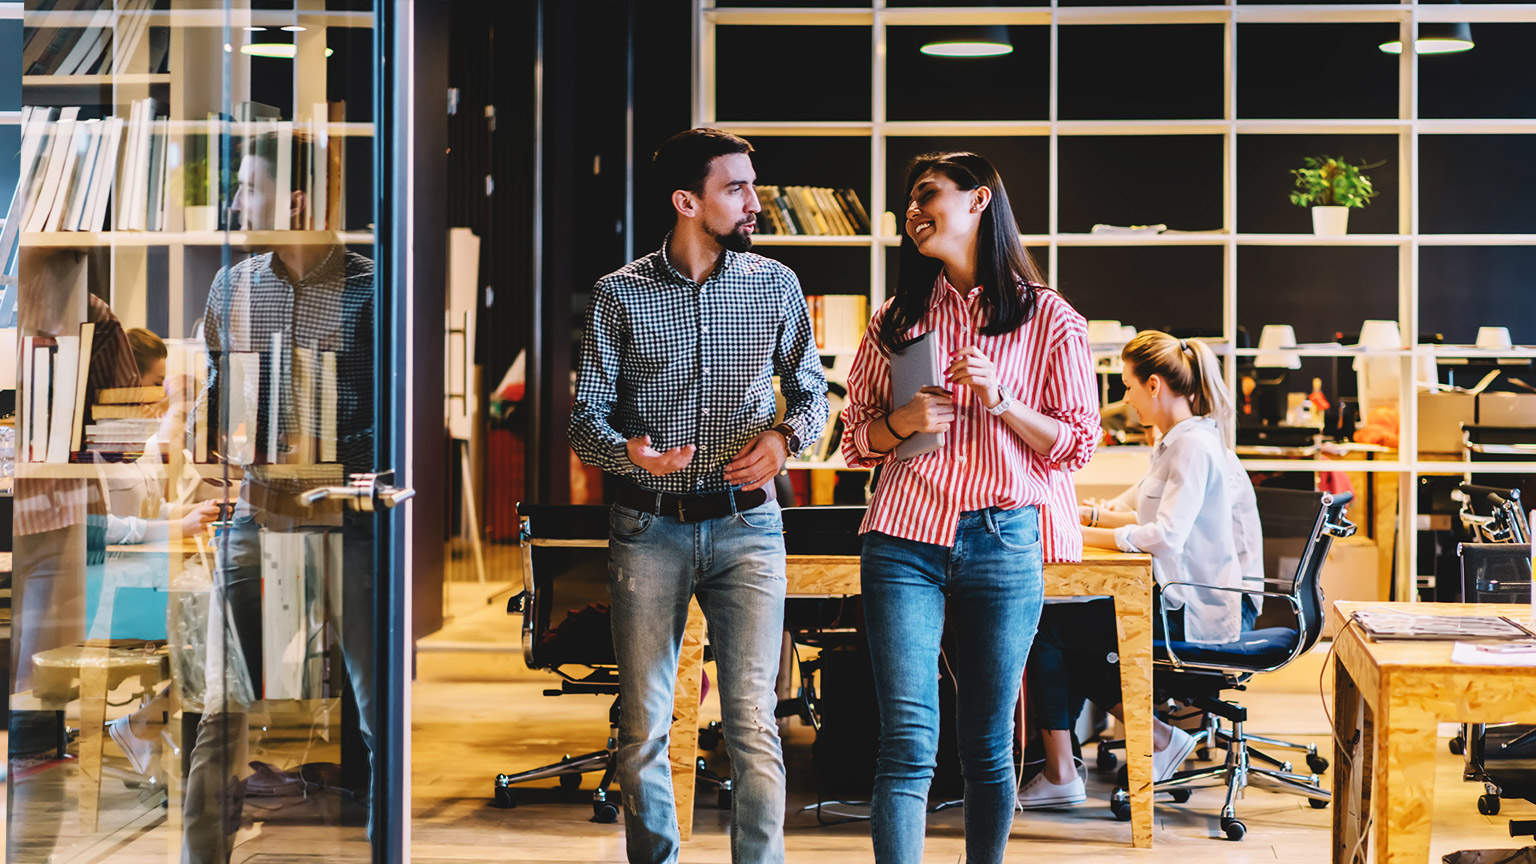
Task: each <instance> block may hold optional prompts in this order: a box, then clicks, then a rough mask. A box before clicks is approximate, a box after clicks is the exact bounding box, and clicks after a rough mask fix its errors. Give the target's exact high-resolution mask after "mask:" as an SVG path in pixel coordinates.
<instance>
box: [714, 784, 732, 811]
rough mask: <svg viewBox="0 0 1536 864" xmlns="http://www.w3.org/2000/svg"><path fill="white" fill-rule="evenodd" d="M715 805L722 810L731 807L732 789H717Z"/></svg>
mask: <svg viewBox="0 0 1536 864" xmlns="http://www.w3.org/2000/svg"><path fill="white" fill-rule="evenodd" d="M715 806H716V807H717V808H719V809H721V810H729V809H731V790H729V789H718V790H716V791H715Z"/></svg>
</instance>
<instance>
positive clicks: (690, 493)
mask: <svg viewBox="0 0 1536 864" xmlns="http://www.w3.org/2000/svg"><path fill="white" fill-rule="evenodd" d="M751 152H752V145H751V144H748V143H747V142H746V141H745V140H744V139H742V138H738V137H737V136H735V135H731V134H729V133H726V132H722V131H719V130H717V129H690V130H688V131H687V132H682V133H679V134H677V135H675V136H673V137H672V138H670V139H668V140H667V141H666V143H664V144H663V145H662V146H661V149H660V150H658V151H657V152H656V156H655V160H654V162H655V170H656V172H657V175H658V176H659V178H660V180H661V182H662V183H663V184H664V186H663V188H665V189H666V190H667V191H668V193H669V197H670V199H671V203H672V207H673V209H674V210H675V211H676V224H675V226H674V227H673V229H672V232H671V233H670V234H668V235H667V239H666V242H665V243H664V244H663V245H662V248H661V249H659V250H657V251H656V252H653V253H651V254H650V255H647V256H645V257H644V258H641V259H640V260H638V261H635V262H633V263H631V264H629V265H628V266H626V267H624V268H622V269H620V270H618V271H616V272H614V273H610V274H609V275H607V276H604V277H603V278H602V279H600V280H598V283H597V287H596V288H595V289H594V290H593V296H592V303H591V306H590V308H589V309H588V310H587V326H586V332H585V334H584V335H583V337H582V344H581V369H580V373H579V375H578V377H577V382H576V404H575V406H574V408H573V410H572V412H571V429H570V433H571V442H572V446H573V447H574V448H575V450H576V452H577V454H578V455H580V456H581V459H582V461H584V462H586V463H587V464H589V465H594V466H596V467H599V468H602V469H603V470H604V471H607V472H608V473H610V474H613V475H615V476H617V477H618V478H620V483H619V488H618V490H617V492H616V494H615V503H614V505H613V511H612V515H611V517H610V523H609V529H610V530H609V533H610V539H609V567H608V587H609V591H610V594H611V595H612V600H613V604H612V605H613V642H614V651H615V653H616V654H617V658H618V663H619V670H620V673H621V674H620V685H619V689H620V699H621V701H622V703H623V706H624V709H623V713H622V716H621V718H620V725H619V749H618V771H617V774H618V781H619V788H620V789H621V790H622V792H623V805H624V830H625V840H626V844H627V847H628V852H629V860H630V861H631V862H644V864H662V862H673V861H676V860H677V856H678V848H679V840H678V830H677V812H676V807H675V806H674V804H673V797H672V795H673V792H672V774H671V766H670V764H669V762H668V758H667V745H668V732H669V730H670V727H671V725H672V708H673V705H672V691H673V684H674V682H675V681H676V678H677V658H678V650H679V648H680V646H681V644H682V637H683V627H684V623H685V622H686V620H687V617H688V603H689V600H690V598H692V597H695V596H696V597H697V598H698V600H699V605H700V607H701V608H702V609H703V611H704V615H705V617H706V618H707V619H708V621H709V635H710V644H711V645H712V646H713V647H714V652H715V659H716V661H717V664H718V669H719V679H720V680H719V682H718V683H719V687H720V705H721V713H722V716H723V719H724V727H725V728H724V731H725V741H726V746H727V748H728V749H729V751H730V756H731V779H732V783H733V795H734V804H735V806H734V807H733V808H732V816H731V858H732V860H733V861H736V862H744V861H751V862H782V861H783V860H784V758H783V755H782V751H781V748H780V744H779V735H778V727H777V725H776V724H775V721H774V708H775V706H776V704H777V697H776V695H775V692H774V681H775V678H776V677H777V675H778V670H779V646H780V644H781V640H782V634H783V630H784V586H785V579H784V533H783V532H784V523H783V520H782V518H781V516H780V513H779V505H778V502H777V501H775V500H774V496H773V479H774V477H775V476H776V475H777V474H778V472H779V470H780V469H781V468H782V467H783V465H784V460H785V459H786V458H787V457H788V456H789V455H791V454H793V453H796V452H798V451H799V450H800V449H801V442H808V441H812V440H815V439H816V438H817V437H818V436H819V435H820V434H821V429H822V426H823V425H824V424H825V423H826V420H827V396H826V394H827V383H826V379H825V377H824V376H823V375H822V371H821V361H820V358H819V356H818V354H817V352H816V343H815V339H814V338H813V337H812V333H811V324H810V316H809V314H808V313H807V311H806V305H805V297H804V295H803V294H802V293H801V290H800V283H799V280H798V279H796V278H795V274H794V272H793V271H791V270H790V269H789V268H788V267H785V266H784V265H782V264H780V263H778V262H777V261H773V260H771V259H768V258H764V257H762V256H759V255H754V254H752V253H751V252H749V251H747V250H749V249H750V248H751V247H752V231H753V229H754V227H755V226H756V216H757V213H758V211H759V209H761V208H760V207H759V206H758V201H757V194H756V192H755V191H754V189H753V183H754V182H755V181H756V179H757V175H756V172H754V171H753V168H752V159H751V156H750V155H749V154H751ZM775 375H776V376H778V378H779V381H780V389H781V390H782V392H783V394H784V402H785V406H786V410H785V415H784V421H783V422H782V423H780V424H779V425H777V426H774V425H773V419H774V414H775V407H774V395H773V377H774V376H775ZM770 427H772V428H770Z"/></svg>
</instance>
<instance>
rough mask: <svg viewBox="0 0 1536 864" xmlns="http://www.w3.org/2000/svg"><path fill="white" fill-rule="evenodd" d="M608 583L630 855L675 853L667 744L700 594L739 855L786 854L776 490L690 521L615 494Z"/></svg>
mask: <svg viewBox="0 0 1536 864" xmlns="http://www.w3.org/2000/svg"><path fill="white" fill-rule="evenodd" d="M609 535H610V537H609V547H608V589H609V592H610V594H611V595H612V601H613V602H612V608H613V619H612V620H613V647H614V651H615V653H616V654H617V656H618V661H619V672H620V676H619V694H620V698H621V699H622V702H623V708H622V709H621V716H620V719H619V752H618V771H617V775H618V781H619V788H620V790H621V791H622V793H623V804H624V835H625V844H626V846H627V849H628V853H629V860H630V862H631V864H666V862H674V861H676V860H677V856H678V851H679V839H678V834H677V808H676V806H675V805H674V803H673V800H672V769H671V763H670V761H669V759H668V757H667V744H668V738H669V733H670V731H671V727H672V707H673V706H672V693H673V685H674V682H675V681H676V680H677V656H678V651H679V649H680V647H681V645H682V639H683V629H684V626H685V624H686V623H687V620H688V601H689V599H690V598H692V597H694V596H697V597H698V599H699V607H700V608H701V609H703V611H704V617H705V619H706V620H707V621H708V623H709V642H710V645H711V647H712V648H713V650H714V655H715V663H716V667H717V669H718V677H719V681H718V682H716V683H717V685H718V686H719V692H720V709H721V718H722V725H723V726H724V732H725V743H726V748H727V750H728V752H729V753H730V757H731V782H732V785H733V787H734V791H733V796H732V801H733V805H732V808H731V860H732V861H733V862H738V864H739V862H766V864H779V862H782V861H783V860H784V756H783V752H782V750H781V748H780V744H779V730H778V725H777V724H776V723H775V721H774V708H775V706H776V705H777V702H778V698H777V695H776V693H775V690H774V681H775V679H776V678H777V677H778V673H779V646H780V645H781V644H782V641H783V632H784V586H785V581H784V519H783V516H782V515H781V514H780V512H779V505H778V502H776V501H769V502H768V503H766V504H763V505H761V506H759V507H754V508H753V509H751V510H747V511H744V512H741V513H737V514H735V515H732V516H726V517H721V518H719V519H710V520H706V521H703V522H694V523H683V522H679V521H678V520H677V519H675V518H672V517H668V516H657V515H655V514H652V513H640V512H637V511H635V510H631V509H629V508H627V507H623V506H619V505H615V506H614V507H613V511H612V514H611V515H610V517H609Z"/></svg>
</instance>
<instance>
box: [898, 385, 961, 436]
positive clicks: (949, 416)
mask: <svg viewBox="0 0 1536 864" xmlns="http://www.w3.org/2000/svg"><path fill="white" fill-rule="evenodd" d="M886 422H887V423H890V424H891V431H893V432H895V433H896V434H897V435H900V436H902V437H903V438H910V437H912V436H913V435H916V434H917V433H919V432H948V431H949V427H950V426H951V425H953V424H954V422H955V397H954V396H952V395H950V393H949V391H948V390H945V389H944V388H942V387H924V388H923V389H921V390H919V391H917V395H916V396H913V397H912V401H910V402H908V403H907V404H905V405H903V406H901V407H900V408H897V409H896V410H895V411H893V412H891V414H890V416H889V417H887V418H886Z"/></svg>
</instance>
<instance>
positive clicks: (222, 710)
mask: <svg viewBox="0 0 1536 864" xmlns="http://www.w3.org/2000/svg"><path fill="white" fill-rule="evenodd" d="M282 142H283V139H281V138H279V137H278V135H277V133H275V132H265V133H261V134H259V135H255V136H253V137H251V138H248V139H246V140H245V142H244V146H243V158H242V159H241V160H240V174H239V187H238V189H237V191H236V192H235V195H234V200H233V201H232V202H231V204H230V218H231V219H232V220H238V222H239V225H240V228H241V229H242V230H246V231H271V230H273V229H292V228H295V227H298V226H299V225H300V224H302V223H301V222H300V221H299V220H300V218H301V215H302V214H303V213H304V210H305V206H306V200H305V199H306V193H305V192H304V191H302V190H303V189H304V188H305V185H306V181H305V174H306V173H307V165H306V164H305V160H306V159H307V157H308V156H309V154H311V153H312V152H313V149H312V146H311V143H310V139H309V137H308V136H307V135H305V134H304V133H301V132H295V133H294V134H293V141H292V145H291V146H292V148H293V149H292V152H291V154H290V157H291V159H290V161H291V162H292V166H293V172H294V173H293V176H292V177H290V183H291V188H292V189H293V190H295V191H294V192H292V197H291V199H290V200H287V201H279V200H276V198H277V183H276V177H275V174H276V165H277V164H278V161H279V160H278V150H277V148H278V146H279V145H280V143H282ZM317 221H322V220H317ZM314 233H318V232H313V233H312V234H311V236H313V234H314ZM324 241H325V242H318V243H302V244H301V243H296V244H294V245H287V246H278V247H276V248H272V249H266V250H262V251H260V252H258V253H257V254H254V255H252V256H251V257H249V258H246V259H245V260H243V261H240V262H238V263H236V264H234V265H233V266H231V267H229V268H227V269H224V270H220V271H219V273H218V275H217V276H215V277H214V282H213V286H212V288H211V289H210V291H209V294H208V305H207V308H206V311H205V312H204V316H203V338H204V341H205V343H206V347H207V355H208V386H207V388H206V392H205V393H204V394H202V397H203V398H202V406H201V407H200V410H203V411H208V412H209V413H210V416H209V422H208V428H209V430H210V432H212V431H213V430H215V429H219V428H223V426H222V424H221V418H220V415H219V413H218V412H219V407H218V406H219V401H220V399H224V400H227V401H230V402H231V403H233V402H234V400H233V399H231V398H230V396H231V392H232V391H233V390H234V389H235V388H237V387H241V388H244V389H245V390H246V391H247V392H246V393H245V394H244V396H245V399H244V402H245V404H246V405H248V406H253V405H260V406H261V408H260V409H259V410H256V409H252V410H256V416H254V417H247V418H244V419H245V421H246V422H245V425H246V428H245V430H244V432H245V435H247V436H254V437H255V439H256V442H255V446H254V448H250V449H251V450H254V453H255V459H254V460H253V462H254V464H243V465H242V466H241V467H242V468H243V473H244V479H243V482H242V484H241V487H240V500H239V501H238V502H237V504H236V505H235V510H234V516H233V519H232V521H231V524H230V526H229V528H228V530H227V531H226V533H225V534H224V539H223V543H222V548H221V549H220V550H219V554H218V556H217V567H218V572H217V574H216V577H215V578H216V581H217V583H218V586H219V589H220V590H219V591H217V592H215V597H216V598H218V599H219V600H222V601H223V602H222V607H221V608H220V609H215V610H214V611H213V612H212V613H211V614H210V616H209V617H210V627H211V628H218V627H221V626H225V619H226V617H227V627H226V631H227V632H232V633H233V634H234V636H235V637H237V638H236V639H233V640H231V644H227V647H226V652H225V653H226V662H225V665H224V669H225V671H226V675H225V676H222V679H223V680H217V681H215V680H210V682H209V692H208V694H207V697H206V699H205V703H206V704H205V705H204V708H203V715H202V718H201V720H200V721H199V722H198V726H197V738H196V741H195V742H194V743H193V744H192V752H191V766H190V769H189V773H188V777H187V782H186V792H185V798H184V799H183V807H182V826H183V849H182V861H183V862H184V864H223V862H226V861H228V860H229V857H230V850H231V847H232V845H233V840H234V837H233V835H232V833H230V832H233V831H234V830H235V828H237V827H238V826H239V818H238V817H239V814H240V805H241V800H242V797H243V795H244V791H245V787H246V785H247V781H245V780H238V779H237V774H238V775H246V774H249V773H250V772H249V771H248V769H247V764H248V762H247V758H246V755H245V751H246V748H247V740H246V733H247V728H248V723H249V715H248V713H247V711H248V706H247V704H246V700H247V699H249V698H257V699H259V698H262V695H263V689H262V688H263V680H264V678H263V672H264V670H263V647H264V646H263V627H262V555H263V546H264V543H263V540H262V538H263V535H267V536H268V542H271V541H272V540H274V539H276V538H275V537H274V536H272V535H276V534H278V533H281V532H300V533H308V532H313V531H315V530H316V529H317V528H323V529H328V530H329V531H331V532H334V533H336V534H339V535H340V542H341V546H342V554H341V560H342V572H341V573H340V574H328V578H337V577H338V576H339V579H340V582H341V586H340V593H341V608H342V610H343V612H344V613H345V619H344V620H337V619H336V618H335V617H334V616H335V610H334V609H327V613H328V614H329V615H331V616H332V618H331V620H330V622H329V626H330V627H331V628H333V629H332V632H333V633H335V632H336V631H337V630H339V633H337V637H338V638H337V641H339V642H340V643H341V648H342V658H343V660H344V661H345V664H346V671H347V675H348V678H349V680H350V681H351V684H352V691H353V695H354V696H355V697H356V700H357V707H358V726H359V727H360V731H361V733H362V738H363V742H364V744H365V745H366V746H367V747H368V750H369V761H370V766H371V764H372V751H373V738H374V736H373V716H374V705H373V697H374V691H375V688H374V684H373V679H374V675H373V663H372V651H373V646H372V641H373V629H372V620H373V601H374V598H373V585H374V581H373V545H374V543H373V516H372V514H370V513H362V512H357V511H353V510H347V509H343V508H342V507H341V506H339V505H338V504H336V503H332V502H328V501H321V502H317V503H315V504H313V505H310V504H305V503H304V502H303V501H302V500H301V499H300V497H299V496H300V495H301V493H302V492H304V491H305V490H306V489H309V488H312V487H316V486H334V485H340V484H341V483H342V482H343V481H344V476H345V475H346V474H350V473H357V472H367V471H371V470H373V462H374V434H373V387H374V353H373V339H374V295H375V284H374V268H373V262H372V261H370V260H368V259H367V258H366V257H364V256H362V255H359V254H357V253H355V252H351V251H349V250H347V249H346V247H344V246H342V245H341V244H340V242H339V239H338V238H336V237H335V236H334V235H332V236H330V237H329V238H324ZM274 336H276V340H274ZM242 353H243V354H251V355H255V356H256V357H257V358H259V364H260V376H259V378H260V380H259V382H258V381H244V382H242V381H236V380H225V379H224V377H223V375H222V373H225V372H228V371H229V370H230V369H231V368H232V367H231V364H230V362H229V355H231V354H242ZM327 354H333V355H334V358H335V367H334V368H335V393H334V396H335V401H336V422H335V428H334V429H330V428H327V427H329V424H323V425H322V423H321V419H320V418H321V414H322V412H321V411H320V410H319V406H318V404H314V405H311V406H309V409H308V410H303V409H299V408H297V407H296V403H297V400H298V399H299V398H301V395H307V394H309V393H310V392H311V391H314V392H316V393H318V392H319V391H321V390H324V389H327V387H328V384H329V380H328V377H329V376H327V375H326V370H325V369H324V366H325V360H324V358H325V355H327ZM274 361H276V362H274ZM274 377H275V378H276V381H277V382H278V383H277V387H276V388H275V389H276V391H277V393H278V396H279V398H278V400H277V404H276V406H275V408H276V410H273V408H274V406H273V402H272V400H271V398H270V397H269V394H271V393H272V391H273V389H274V388H273V387H272V382H273V380H274ZM304 378H308V380H309V381H310V382H313V385H312V386H301V385H300V384H299V383H298V382H300V381H302V380H303V379H304ZM253 388H254V389H255V392H251V391H252V389H253ZM326 395H329V394H326ZM318 401H320V400H318V399H317V402H318ZM253 421H254V422H253ZM239 422H240V420H239V418H234V417H230V418H229V419H228V424H229V426H232V427H233V426H235V425H236V424H237V423H239ZM274 424H275V425H276V427H277V428H276V429H275V430H274V429H272V428H271V427H272V426H273V425H274ZM238 431H239V430H238V429H235V428H229V429H226V430H225V432H226V433H227V434H223V435H217V439H218V440H217V442H216V443H215V442H213V441H210V444H211V445H213V446H214V449H217V450H219V451H220V452H219V456H220V457H221V458H223V459H226V460H228V461H229V462H230V463H232V464H238V463H240V462H242V457H241V456H240V455H239V452H240V447H239V444H238V442H237V441H236V440H235V438H236V433H237V432H238ZM274 431H275V432H276V433H277V434H276V435H275V436H274V435H273V434H272V433H273V432H274ZM322 434H325V435H328V434H335V436H336V462H334V463H323V464H316V463H320V453H319V450H318V447H317V446H316V445H315V444H313V443H310V444H307V445H306V444H304V443H302V442H304V441H305V440H306V439H307V440H309V441H316V440H318V439H319V437H320V436H321V435H322ZM274 443H275V445H276V447H275V452H269V451H271V450H272V449H273V446H272V445H273V444H274ZM247 455H249V451H248V452H247ZM327 455H328V454H327ZM272 463H278V464H272ZM237 648H238V653H237V651H236V649H237ZM209 650H210V651H212V650H213V649H212V648H210V649H209ZM240 656H243V658H244V660H245V668H244V669H240V668H239V667H237V666H234V665H233V662H234V661H235V659H236V658H237V657H240ZM247 674H248V675H249V681H250V687H249V688H246V687H245V686H244V682H243V680H242V679H243V678H244V677H245V676H246V675H247ZM220 677H221V676H210V678H220ZM242 691H245V692H242ZM362 800H363V802H364V803H365V804H366V803H368V798H367V795H366V793H365V794H363V795H362ZM369 814H370V818H369V825H368V833H369V836H370V838H371V837H372V834H373V820H372V810H371V808H370V810H369Z"/></svg>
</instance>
